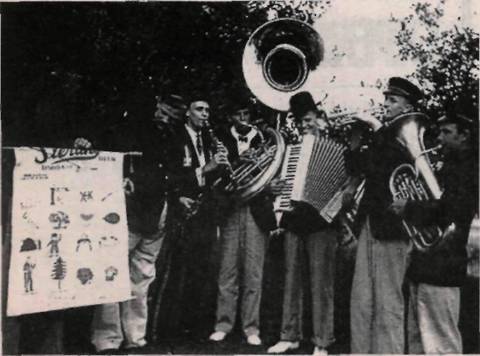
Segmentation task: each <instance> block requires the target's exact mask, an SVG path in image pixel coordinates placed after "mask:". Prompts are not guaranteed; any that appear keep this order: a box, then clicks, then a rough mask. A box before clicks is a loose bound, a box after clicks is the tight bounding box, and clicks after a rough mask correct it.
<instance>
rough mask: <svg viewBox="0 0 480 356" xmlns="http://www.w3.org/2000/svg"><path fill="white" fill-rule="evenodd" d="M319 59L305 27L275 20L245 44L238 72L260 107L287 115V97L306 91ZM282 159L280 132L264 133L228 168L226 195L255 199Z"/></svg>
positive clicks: (316, 40) (319, 47)
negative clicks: (255, 147) (254, 144)
mask: <svg viewBox="0 0 480 356" xmlns="http://www.w3.org/2000/svg"><path fill="white" fill-rule="evenodd" d="M322 59H323V41H322V39H321V37H320V35H319V34H318V33H317V32H316V31H315V30H314V29H313V28H312V27H311V26H309V25H308V24H306V23H304V22H301V21H298V20H293V19H278V20H274V21H270V22H267V23H265V24H263V25H262V26H260V27H259V28H257V29H256V30H255V31H254V32H253V34H252V35H251V36H250V38H249V40H248V41H247V43H246V45H245V49H244V53H243V59H242V66H243V74H244V77H245V82H246V84H247V86H248V87H249V89H250V91H251V92H252V94H253V95H254V96H255V97H257V99H258V100H259V101H261V102H262V103H263V104H264V105H266V106H268V107H270V108H272V109H274V110H276V111H287V110H288V106H289V100H290V97H291V96H292V95H293V94H295V93H296V92H298V91H301V90H305V85H306V84H307V83H309V82H311V77H312V74H313V73H315V72H316V71H317V69H318V66H319V64H320V62H321V61H322ZM284 154H285V141H284V139H283V136H282V135H281V134H280V132H279V131H278V130H275V129H272V128H268V129H267V130H266V131H265V138H264V139H263V142H262V144H261V145H260V147H259V148H257V149H256V150H249V151H247V152H245V153H244V154H242V155H241V156H240V158H239V160H238V161H237V162H233V163H232V174H230V177H229V182H227V183H226V184H223V186H224V190H225V191H226V192H228V193H231V194H234V195H235V197H236V198H237V199H238V200H240V201H246V200H249V199H251V198H253V197H254V196H255V195H257V194H258V193H259V192H261V191H262V190H263V188H264V187H265V186H266V185H267V184H268V183H270V181H271V180H272V179H273V178H274V177H275V176H276V175H277V173H278V171H279V170H280V168H281V166H282V163H283V157H284Z"/></svg>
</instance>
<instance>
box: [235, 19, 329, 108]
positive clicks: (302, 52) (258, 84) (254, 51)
mask: <svg viewBox="0 0 480 356" xmlns="http://www.w3.org/2000/svg"><path fill="white" fill-rule="evenodd" d="M323 54H324V47H323V40H322V38H321V37H320V35H319V34H318V32H317V31H315V30H314V29H313V27H311V26H310V25H308V24H307V23H305V22H302V21H299V20H294V19H277V20H273V21H270V22H267V23H265V24H263V25H262V26H260V27H259V28H257V29H256V30H255V31H254V32H253V34H252V35H251V36H250V38H249V40H248V41H247V44H246V45H245V50H244V52H243V59H242V66H243V75H244V77H245V82H246V83H247V86H248V87H249V88H250V90H251V91H252V92H253V94H254V95H255V96H256V97H257V98H258V100H260V101H261V102H262V103H263V104H265V105H266V106H269V107H271V108H272V109H274V110H277V111H288V109H289V100H290V97H291V96H292V95H294V94H295V93H297V92H299V91H305V90H311V89H313V88H314V87H315V86H318V81H317V80H316V79H317V77H318V75H319V73H320V72H319V70H318V67H319V65H320V62H321V61H322V60H323Z"/></svg>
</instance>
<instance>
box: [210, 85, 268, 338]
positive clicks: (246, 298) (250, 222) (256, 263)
mask: <svg viewBox="0 0 480 356" xmlns="http://www.w3.org/2000/svg"><path fill="white" fill-rule="evenodd" d="M227 105H228V116H229V120H230V123H231V125H230V126H229V127H228V129H227V130H225V132H220V133H219V135H218V136H219V140H220V141H221V142H222V143H223V144H224V145H225V147H226V149H227V151H228V159H229V161H230V162H231V163H232V164H233V165H234V167H237V166H238V165H240V166H241V162H242V161H245V162H246V161H248V160H251V159H252V158H253V157H249V155H250V154H252V155H255V153H254V152H253V151H254V150H255V149H256V148H258V147H259V146H260V145H261V144H262V143H263V141H264V138H263V135H262V133H261V132H260V130H259V129H257V128H256V127H253V126H252V125H251V124H250V121H251V111H252V110H251V105H252V104H251V103H250V102H249V98H248V97H246V96H245V95H241V94H240V95H238V96H236V97H235V102H231V103H228V104H227ZM247 169H248V168H247ZM237 170H238V171H239V170H240V169H235V171H237ZM233 173H234V172H233V170H232V174H233ZM238 174H240V173H237V175H238ZM232 179H233V180H235V178H233V177H231V179H230V181H229V182H226V184H236V182H235V181H234V182H232ZM223 198H224V200H225V204H224V205H225V206H224V207H223V208H222V212H221V214H222V215H223V219H222V220H223V221H222V223H221V226H220V229H221V256H220V270H219V278H218V298H217V312H216V323H215V327H214V330H215V331H214V332H213V333H212V334H211V335H210V340H212V341H222V340H223V339H224V338H225V337H226V336H227V334H229V333H230V332H231V331H232V329H233V327H234V325H235V319H236V314H237V310H239V312H240V314H241V323H242V330H243V332H244V334H245V336H246V338H247V343H248V344H250V345H254V346H258V345H260V344H261V343H262V341H261V339H260V300H261V296H262V279H263V266H264V259H265V250H266V244H267V232H268V231H269V230H271V229H272V228H273V227H274V224H275V217H274V216H273V206H272V203H271V200H270V199H269V197H268V196H267V195H266V194H265V193H263V192H262V193H260V194H258V195H257V196H255V197H253V198H252V199H250V200H248V201H243V200H242V199H238V198H236V197H235V195H228V194H225V195H224V196H223ZM238 304H239V305H240V308H238Z"/></svg>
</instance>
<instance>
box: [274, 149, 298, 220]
mask: <svg viewBox="0 0 480 356" xmlns="http://www.w3.org/2000/svg"><path fill="white" fill-rule="evenodd" d="M301 151H302V145H301V144H297V145H288V146H287V147H286V150H285V158H284V161H283V165H282V170H281V172H280V178H281V179H282V180H284V181H285V186H284V188H283V189H282V194H280V195H278V196H277V197H276V198H275V201H274V203H273V209H274V211H275V215H276V218H277V223H278V222H279V221H280V218H281V216H282V212H283V211H286V210H289V209H290V199H291V197H292V192H293V183H294V182H295V177H296V175H297V169H298V162H299V161H300V155H301Z"/></svg>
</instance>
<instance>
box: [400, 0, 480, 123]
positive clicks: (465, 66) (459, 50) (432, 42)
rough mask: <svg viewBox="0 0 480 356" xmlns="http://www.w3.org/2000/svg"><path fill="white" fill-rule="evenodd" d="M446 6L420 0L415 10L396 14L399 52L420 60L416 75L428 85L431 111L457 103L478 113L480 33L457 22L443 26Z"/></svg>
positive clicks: (440, 110) (401, 54)
mask: <svg viewBox="0 0 480 356" xmlns="http://www.w3.org/2000/svg"><path fill="white" fill-rule="evenodd" d="M444 6H445V1H444V0H442V1H440V3H439V4H438V5H437V6H433V5H432V4H431V3H428V2H418V3H416V4H414V5H412V9H413V11H414V13H412V14H410V15H408V16H406V17H404V18H402V19H397V18H392V21H394V22H397V23H399V24H400V31H399V32H398V34H397V36H396V41H397V45H398V48H399V55H400V58H401V59H402V60H412V59H413V60H416V61H418V64H417V68H416V71H415V73H413V74H412V77H414V78H415V79H417V80H418V82H419V83H420V85H422V87H423V88H424V89H425V91H426V94H427V103H426V106H427V109H428V112H429V113H430V114H431V115H433V116H438V115H439V114H441V113H442V112H444V111H445V110H446V109H448V108H452V107H456V108H457V110H458V109H460V108H461V110H462V111H464V113H466V114H468V115H474V116H475V115H477V116H478V90H479V87H478V74H479V60H478V58H479V51H478V43H479V42H478V41H479V34H478V33H477V32H475V31H474V30H473V29H472V28H469V27H459V26H457V25H454V26H453V27H451V28H448V29H444V30H441V26H440V25H439V22H440V21H441V19H442V17H443V16H444V14H445V11H444ZM458 20H460V18H459V19H458Z"/></svg>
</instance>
